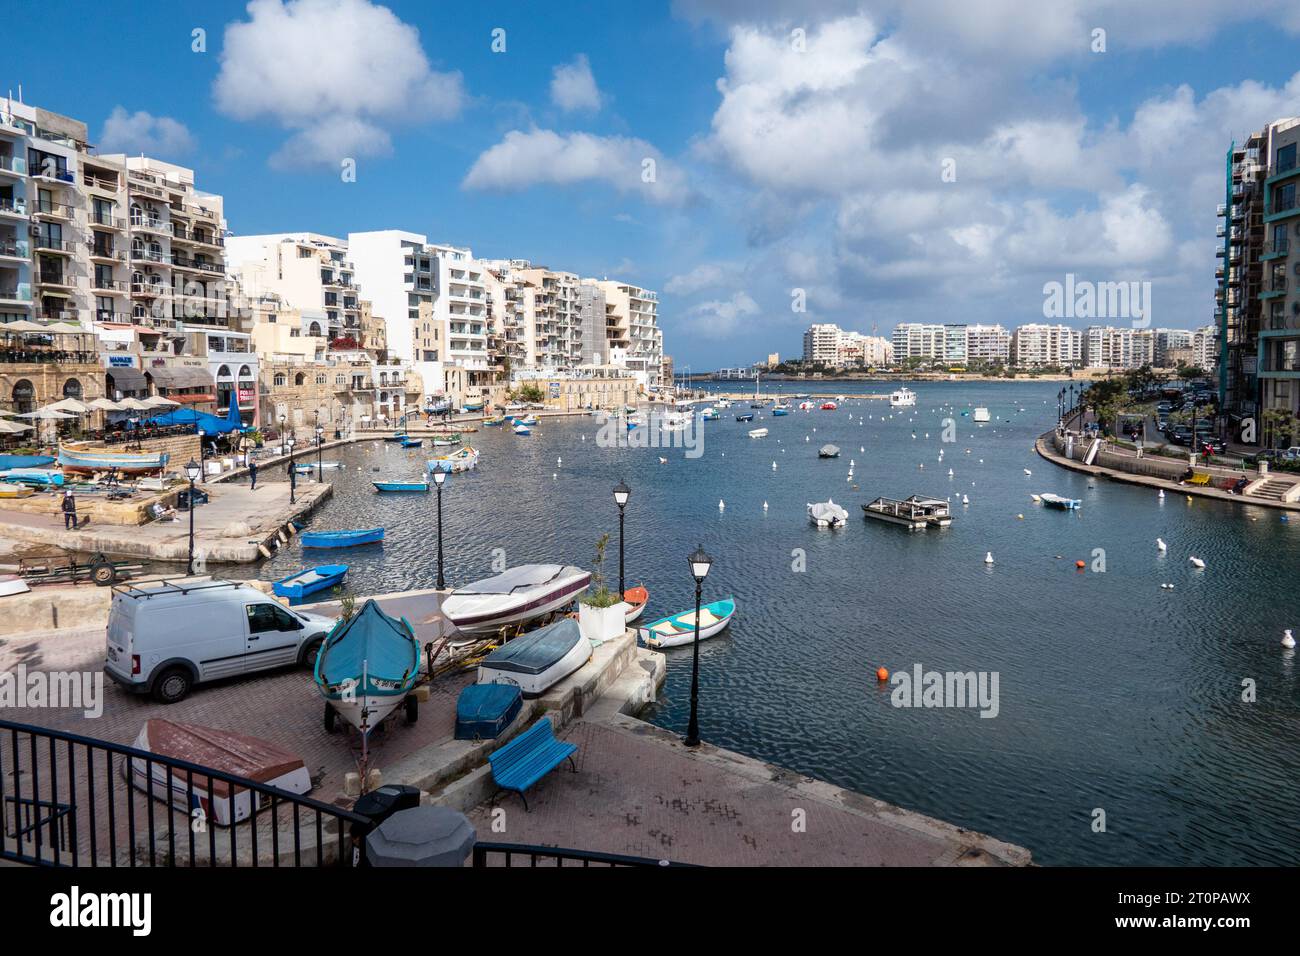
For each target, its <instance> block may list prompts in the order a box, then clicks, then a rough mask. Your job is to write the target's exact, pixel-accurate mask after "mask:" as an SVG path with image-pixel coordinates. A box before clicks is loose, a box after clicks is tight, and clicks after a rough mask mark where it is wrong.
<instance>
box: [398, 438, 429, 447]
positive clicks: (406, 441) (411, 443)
mask: <svg viewBox="0 0 1300 956" xmlns="http://www.w3.org/2000/svg"><path fill="white" fill-rule="evenodd" d="M423 444H424V439H423V438H411V437H409V436H407V437H404V438H403V439H402V447H403V448H419V447H420V446H421V445H423Z"/></svg>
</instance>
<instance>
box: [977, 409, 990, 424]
mask: <svg viewBox="0 0 1300 956" xmlns="http://www.w3.org/2000/svg"><path fill="white" fill-rule="evenodd" d="M988 420H989V410H988V409H987V408H977V409H975V421H977V422H986V421H988Z"/></svg>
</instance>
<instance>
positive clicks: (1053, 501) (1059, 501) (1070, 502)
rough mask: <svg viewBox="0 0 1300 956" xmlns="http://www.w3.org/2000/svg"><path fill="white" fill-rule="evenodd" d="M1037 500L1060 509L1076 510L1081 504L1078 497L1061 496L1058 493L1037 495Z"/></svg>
mask: <svg viewBox="0 0 1300 956" xmlns="http://www.w3.org/2000/svg"><path fill="white" fill-rule="evenodd" d="M1038 497H1039V500H1040V501H1042V503H1043V504H1045V505H1047V507H1049V508H1059V509H1061V510H1062V511H1076V510H1078V508H1079V506H1080V505H1081V504H1083V502H1082V501H1080V500H1079V499H1078V498H1062V497H1061V496H1060V495H1039V496H1038Z"/></svg>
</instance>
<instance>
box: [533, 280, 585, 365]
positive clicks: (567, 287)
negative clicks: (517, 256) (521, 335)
mask: <svg viewBox="0 0 1300 956" xmlns="http://www.w3.org/2000/svg"><path fill="white" fill-rule="evenodd" d="M518 275H519V276H520V277H521V278H522V279H523V280H524V282H525V284H526V286H525V290H524V300H523V303H524V316H525V323H526V327H527V328H528V329H529V330H530V339H529V341H528V356H529V358H528V364H529V365H531V366H533V367H535V368H548V369H566V368H574V367H575V366H578V365H581V364H582V355H583V347H582V304H581V297H580V291H579V290H580V286H581V280H580V279H579V278H578V276H576V275H575V274H574V273H572V272H554V271H552V270H550V269H546V268H543V267H540V266H539V267H533V266H525V267H524V268H522V269H520V270H518Z"/></svg>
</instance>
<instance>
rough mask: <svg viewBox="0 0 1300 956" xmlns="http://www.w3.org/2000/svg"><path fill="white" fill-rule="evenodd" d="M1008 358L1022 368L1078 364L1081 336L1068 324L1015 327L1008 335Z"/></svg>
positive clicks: (1063, 366) (1064, 366)
mask: <svg viewBox="0 0 1300 956" xmlns="http://www.w3.org/2000/svg"><path fill="white" fill-rule="evenodd" d="M1011 361H1012V363H1013V364H1015V365H1018V366H1020V367H1022V368H1035V367H1039V366H1046V365H1050V366H1058V367H1061V368H1071V367H1074V366H1078V365H1082V364H1083V336H1082V334H1081V333H1080V332H1079V330H1078V329H1072V328H1070V327H1069V326H1068V325H1046V324H1042V323H1031V324H1029V325H1022V326H1019V327H1018V328H1017V329H1016V330H1015V332H1014V333H1013V335H1012V337H1011Z"/></svg>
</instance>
